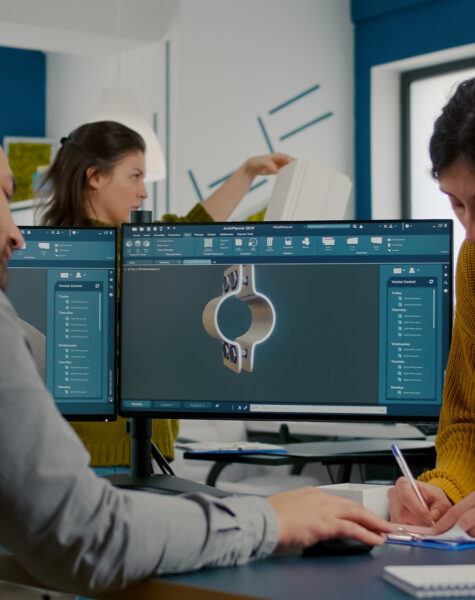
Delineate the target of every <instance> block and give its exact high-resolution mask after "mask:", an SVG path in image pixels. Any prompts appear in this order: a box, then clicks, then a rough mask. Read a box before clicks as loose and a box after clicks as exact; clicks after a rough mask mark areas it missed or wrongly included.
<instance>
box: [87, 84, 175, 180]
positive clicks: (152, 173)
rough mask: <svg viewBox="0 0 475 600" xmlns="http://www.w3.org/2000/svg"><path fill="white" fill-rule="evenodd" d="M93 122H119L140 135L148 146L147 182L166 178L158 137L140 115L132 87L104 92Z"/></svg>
mask: <svg viewBox="0 0 475 600" xmlns="http://www.w3.org/2000/svg"><path fill="white" fill-rule="evenodd" d="M93 121H117V122H119V123H122V124H123V125H126V126H127V127H130V129H133V130H134V131H136V132H137V133H139V134H140V135H141V136H142V137H143V139H144V141H145V146H146V153H145V167H146V174H145V181H159V180H161V179H165V177H166V167H165V160H164V158H163V152H162V148H161V146H160V142H159V141H158V138H157V135H156V133H155V132H154V130H153V129H152V127H150V125H149V124H148V123H147V121H146V120H145V119H144V118H143V117H142V116H141V115H140V113H139V111H138V109H137V102H136V100H135V95H134V92H133V90H132V88H130V87H125V86H114V87H108V88H104V90H103V91H102V97H101V101H100V103H99V109H98V111H97V113H96V114H95V115H94V117H93V118H92V119H91V122H93Z"/></svg>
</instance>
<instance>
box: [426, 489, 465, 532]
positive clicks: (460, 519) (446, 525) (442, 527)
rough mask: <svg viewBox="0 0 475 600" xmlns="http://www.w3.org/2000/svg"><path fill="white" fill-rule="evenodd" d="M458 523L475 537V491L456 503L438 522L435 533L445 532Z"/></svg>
mask: <svg viewBox="0 0 475 600" xmlns="http://www.w3.org/2000/svg"><path fill="white" fill-rule="evenodd" d="M454 525H458V526H459V527H461V528H462V529H463V530H464V531H466V532H467V533H468V534H469V535H471V536H472V537H475V492H472V493H471V494H469V495H468V496H467V497H466V498H464V499H463V500H461V501H460V502H457V504H454V506H452V507H451V508H450V509H449V510H448V511H447V512H446V513H445V514H444V516H443V517H442V518H441V519H440V520H439V521H438V522H437V523H436V525H435V527H434V530H435V533H443V532H444V531H447V529H450V528H451V527H453V526H454Z"/></svg>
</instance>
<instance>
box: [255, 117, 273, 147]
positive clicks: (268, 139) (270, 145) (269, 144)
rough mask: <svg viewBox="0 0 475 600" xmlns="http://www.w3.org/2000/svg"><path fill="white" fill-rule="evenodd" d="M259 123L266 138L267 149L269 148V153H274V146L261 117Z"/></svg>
mask: <svg viewBox="0 0 475 600" xmlns="http://www.w3.org/2000/svg"><path fill="white" fill-rule="evenodd" d="M257 122H258V123H259V127H260V128H261V131H262V135H263V136H264V139H265V141H266V144H267V147H268V148H269V152H274V147H273V146H272V143H271V141H270V138H269V135H268V133H267V130H266V128H265V125H264V121H263V120H262V119H261V117H257Z"/></svg>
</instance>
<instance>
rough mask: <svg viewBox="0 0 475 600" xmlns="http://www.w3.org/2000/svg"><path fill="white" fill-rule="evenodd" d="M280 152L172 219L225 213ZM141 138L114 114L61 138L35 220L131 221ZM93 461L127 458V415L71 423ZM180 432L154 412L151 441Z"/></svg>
mask: <svg viewBox="0 0 475 600" xmlns="http://www.w3.org/2000/svg"><path fill="white" fill-rule="evenodd" d="M290 160H291V158H290V157H289V156H287V155H285V154H269V155H265V156H256V157H252V158H249V159H248V160H246V161H245V162H244V164H243V165H242V166H241V167H240V168H239V169H238V170H237V171H235V172H234V173H233V174H232V175H231V176H230V177H229V178H228V179H227V180H226V181H225V182H224V183H223V185H222V186H221V187H220V188H219V189H218V190H216V191H215V192H214V193H213V194H212V195H211V196H209V198H207V199H206V200H204V201H203V202H202V203H201V204H197V205H195V206H194V207H193V208H192V209H191V211H190V212H189V213H188V214H187V215H186V216H185V217H177V216H176V215H164V216H163V219H164V220H166V221H168V222H170V221H213V220H214V221H225V220H226V219H227V218H228V217H229V215H230V214H231V213H232V211H233V210H234V208H235V207H236V206H237V204H238V203H239V201H240V200H241V199H242V197H243V196H244V195H245V194H246V192H247V191H248V190H249V188H250V186H251V184H252V182H253V180H254V178H255V177H256V176H257V175H269V174H275V173H277V172H278V171H279V169H280V168H281V167H283V166H284V165H286V164H288V163H289V162H290ZM144 177H145V143H144V141H143V139H142V138H141V137H140V135H139V134H137V133H136V132H135V131H132V130H131V129H129V128H128V127H125V126H124V125H122V124H120V123H116V122H114V121H100V122H96V123H87V124H85V125H82V126H81V127H78V128H77V129H75V130H74V131H73V132H72V133H70V134H69V135H68V136H67V137H65V138H62V140H61V148H60V149H59V151H58V153H57V155H56V157H55V160H54V162H53V164H52V165H51V167H50V169H49V170H48V172H47V174H46V176H45V178H44V180H43V182H42V185H41V188H40V197H41V196H43V198H44V199H43V200H41V201H40V204H39V211H40V221H41V224H42V225H48V226H52V227H71V226H72V227H78V226H81V225H83V226H91V225H92V226H99V225H103V226H104V225H113V226H119V225H120V224H121V223H124V222H127V221H129V213H130V211H131V210H136V209H139V208H140V206H141V204H142V201H143V200H144V199H145V198H146V197H147V191H146V188H145V185H144ZM73 427H74V429H75V430H76V432H77V433H78V435H79V436H80V437H81V439H82V441H83V443H84V445H85V446H86V448H87V449H88V451H89V453H90V454H91V465H92V466H95V467H112V466H113V467H117V466H128V465H129V464H130V440H129V436H128V434H127V433H126V427H125V420H124V419H121V418H120V417H119V418H118V419H117V421H115V422H112V423H91V422H84V423H82V422H81V423H79V422H78V423H74V424H73ZM177 435H178V421H175V420H170V419H160V420H155V421H154V423H153V435H152V438H153V441H154V442H155V443H156V444H157V445H158V447H159V448H160V450H161V452H162V453H163V454H164V455H165V456H166V457H167V458H169V459H171V458H173V444H174V441H175V439H176V437H177Z"/></svg>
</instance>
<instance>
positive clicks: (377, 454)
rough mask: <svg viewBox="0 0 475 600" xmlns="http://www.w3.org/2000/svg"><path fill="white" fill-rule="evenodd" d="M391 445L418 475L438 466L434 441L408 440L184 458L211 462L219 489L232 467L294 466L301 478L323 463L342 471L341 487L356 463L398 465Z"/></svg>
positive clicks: (315, 444) (212, 481)
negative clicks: (220, 480) (429, 466)
mask: <svg viewBox="0 0 475 600" xmlns="http://www.w3.org/2000/svg"><path fill="white" fill-rule="evenodd" d="M391 444H397V445H398V446H399V448H400V449H401V450H402V451H403V452H404V456H405V457H406V459H407V461H408V462H409V464H410V466H411V468H413V469H414V470H415V471H417V470H418V469H417V467H418V466H419V465H421V466H423V467H424V466H426V465H427V464H428V462H429V464H435V449H434V442H433V441H430V440H424V441H422V440H407V439H397V440H395V439H363V440H344V441H330V442H328V441H325V442H302V443H296V444H283V446H284V447H285V448H286V450H287V454H254V453H252V454H243V453H238V452H232V453H216V452H207V453H203V452H200V453H194V452H185V453H184V454H183V456H184V458H186V459H190V460H210V461H213V462H214V463H215V464H214V465H213V466H212V467H211V469H210V471H209V473H208V476H207V478H206V483H207V484H208V485H213V486H214V485H215V484H216V481H217V479H218V477H219V475H220V473H221V471H222V470H223V469H224V468H225V467H226V466H227V465H229V464H231V463H244V464H254V465H256V464H258V465H267V466H278V465H292V472H293V473H294V474H299V473H300V472H301V471H302V469H303V468H304V467H305V465H306V464H307V463H311V462H319V463H321V464H323V465H327V466H329V465H334V464H338V465H341V466H342V470H341V472H340V474H339V476H338V480H339V481H335V483H341V482H346V481H349V479H350V472H351V467H352V466H353V464H355V463H364V464H395V461H394V457H393V455H392V452H391Z"/></svg>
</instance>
